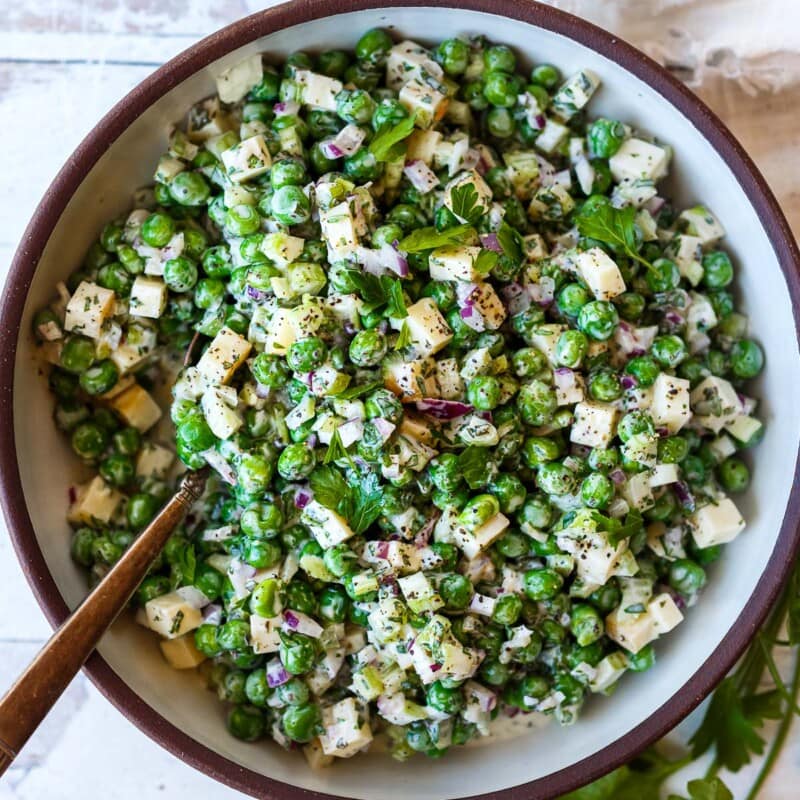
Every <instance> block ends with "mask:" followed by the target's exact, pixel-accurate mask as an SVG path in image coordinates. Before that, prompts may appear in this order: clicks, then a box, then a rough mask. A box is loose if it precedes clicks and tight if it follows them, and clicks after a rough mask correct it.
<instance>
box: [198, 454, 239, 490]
mask: <svg viewBox="0 0 800 800" xmlns="http://www.w3.org/2000/svg"><path fill="white" fill-rule="evenodd" d="M200 455H201V456H203V458H204V459H205V460H206V464H208V466H209V467H211V469H213V470H214V472H216V473H217V475H219V477H220V478H222V480H223V481H225V483H227V484H229V485H231V486H236V472H235V471H234V469H233V467H232V466H231V465H230V464H229V463H228V462H227V461H226V460H225V458H224V456H223V455H222V454H221V453H218V452H217V451H216V450H215V449H214V448H213V447H210V448H209V449H208V450H204V451H203V452H202V453H200Z"/></svg>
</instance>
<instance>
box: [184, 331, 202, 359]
mask: <svg viewBox="0 0 800 800" xmlns="http://www.w3.org/2000/svg"><path fill="white" fill-rule="evenodd" d="M199 341H200V331H195V332H194V336H192V340H191V341H190V342H189V346H188V347H187V348H186V353H185V355H184V356H183V366H184V367H188V366H189V365H190V364H191V363H192V361H193V358H192V354H193V353H194V348H195V345H196V344H197V343H198V342H199Z"/></svg>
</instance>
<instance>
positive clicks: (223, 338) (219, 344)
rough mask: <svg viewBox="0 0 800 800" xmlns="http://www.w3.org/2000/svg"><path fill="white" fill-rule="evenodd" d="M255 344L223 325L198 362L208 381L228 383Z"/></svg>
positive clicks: (211, 382) (210, 382)
mask: <svg viewBox="0 0 800 800" xmlns="http://www.w3.org/2000/svg"><path fill="white" fill-rule="evenodd" d="M252 348H253V345H252V344H250V342H249V341H248V340H247V339H245V338H244V336H240V335H239V334H238V333H236V332H235V331H233V330H231V329H230V328H228V327H227V326H225V327H223V328H222V329H221V330H220V332H219V333H218V334H217V335H216V336H215V337H214V339H213V341H212V342H211V344H210V345H209V346H208V347H207V348H206V350H205V352H204V353H203V355H202V356H201V357H200V360H199V361H198V362H197V370H198V372H199V373H200V374H201V375H202V376H203V379H204V380H205V381H206V383H208V384H210V385H212V386H216V385H219V384H226V383H228V382H229V381H230V379H231V378H232V377H233V374H234V373H235V372H236V370H237V369H239V367H241V366H242V364H244V362H245V360H246V359H247V356H249V355H250V351H251V350H252Z"/></svg>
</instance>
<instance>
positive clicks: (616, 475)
mask: <svg viewBox="0 0 800 800" xmlns="http://www.w3.org/2000/svg"><path fill="white" fill-rule="evenodd" d="M608 477H609V478H611V481H612V482H613V483H614V485H615V486H622V484H623V483H625V481H626V480H627V478H626V477H625V473H624V472H623V471H622V470H621V469H615V470H612V471H611V472H609V473H608Z"/></svg>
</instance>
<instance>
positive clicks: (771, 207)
mask: <svg viewBox="0 0 800 800" xmlns="http://www.w3.org/2000/svg"><path fill="white" fill-rule="evenodd" d="M449 2H450V3H452V4H453V5H457V6H458V7H449V6H448V5H447V0H444V2H441V3H440V2H435V3H433V5H431V4H428V6H427V7H415V6H413V4H409V5H405V6H403V5H399V6H396V7H391V8H390V7H387V5H388V4H379V3H378V2H375V0H354V1H353V2H349V0H341V1H335V2H333V3H327V4H326V3H324V2H322V0H312V1H311V2H303V3H292V4H290V5H287V6H281V7H278V8H276V9H272V10H270V11H266V12H263V13H261V14H257V15H255V16H253V17H250V18H248V19H246V20H243V21H242V22H240V23H237V24H235V25H233V26H231V27H229V28H226V29H225V30H223V31H221V32H220V33H218V34H215V35H214V36H212V37H210V38H209V39H206V40H205V41H203V42H201V43H200V44H198V45H195V46H194V47H193V48H191V49H190V50H188V51H187V52H186V53H184V54H182V55H180V56H178V57H177V58H176V59H174V60H173V61H172V62H170V63H169V64H167V65H166V66H165V67H163V68H162V69H160V70H158V71H157V72H156V73H155V74H154V75H153V76H151V77H150V78H148V79H147V80H146V81H145V82H144V83H143V84H142V85H141V86H140V87H138V88H137V89H136V90H134V92H133V93H132V94H131V95H129V97H128V98H126V99H125V100H123V101H122V102H121V103H120V104H119V105H118V106H117V107H116V108H115V109H114V110H113V111H112V112H111V113H110V114H109V115H108V116H107V117H106V118H105V119H103V120H102V121H101V122H100V124H99V125H98V126H97V128H95V130H94V131H93V132H92V133H91V134H90V135H89V137H88V138H87V139H86V141H85V142H84V143H83V144H82V145H81V146H80V148H79V149H78V150H77V151H76V153H75V155H74V156H73V158H72V159H70V161H69V162H68V163H67V165H66V166H65V167H64V169H63V171H62V172H61V173H60V174H59V176H58V178H57V179H56V181H55V182H54V184H53V186H52V187H51V190H50V191H49V192H48V194H47V195H46V197H45V199H44V200H43V201H42V204H41V206H40V207H39V209H38V210H37V212H36V216H35V217H34V220H33V221H32V223H31V226H30V227H29V229H28V231H27V232H26V234H25V238H24V240H23V242H22V244H21V246H20V250H19V252H18V254H17V256H16V259H15V261H14V264H13V267H12V270H11V275H10V278H9V283H8V285H7V286H6V290H5V293H4V296H3V305H2V311H1V313H0V323H2V330H3V334H4V338H3V350H2V370H0V372H1V373H2V374H1V375H0V380H1V381H2V385H1V386H0V390H1V393H0V403H1V404H2V405H1V406H0V407H1V408H2V411H3V412H4V413H3V414H0V424H1V425H2V429H0V479H1V482H2V493H3V499H4V505H5V510H6V514H7V518H8V523H9V528H10V530H11V533H12V537H13V538H14V541H15V545H16V547H17V549H18V552H19V555H20V558H21V560H22V562H23V565H24V566H25V568H26V571H27V573H28V577H29V579H30V581H31V585H32V587H33V589H34V591H35V593H36V595H37V597H38V598H39V600H40V602H41V603H42V606H43V608H44V610H45V613H46V614H47V615H48V617H49V619H50V620H51V622H53V623H58V622H60V621H61V620H62V619H63V618H64V616H65V614H66V613H67V608H68V607H69V608H72V607H74V606H75V605H76V604H77V603H78V602H79V601H80V600H81V598H82V596H83V595H84V592H85V586H86V584H85V577H84V575H83V574H82V573H81V572H80V571H79V570H78V569H77V568H76V567H75V565H74V564H73V563H72V561H71V560H70V557H69V553H68V542H69V532H68V528H67V525H66V523H65V521H64V511H65V506H66V503H67V489H68V487H69V485H70V484H71V483H72V482H73V481H74V479H75V477H76V470H77V465H76V461H75V459H74V457H73V456H72V455H71V453H70V451H69V448H68V446H67V444H66V443H65V441H64V439H63V438H62V436H60V435H59V434H58V433H57V431H56V429H55V426H53V425H51V424H49V419H50V415H51V412H52V400H51V398H50V396H49V394H48V391H47V386H46V381H45V380H43V379H42V377H41V375H40V374H39V373H38V371H37V368H36V364H35V359H34V343H33V341H32V337H31V336H30V335H29V331H30V328H31V325H30V321H31V317H32V314H33V313H34V311H35V309H37V308H38V307H39V306H41V305H42V304H43V303H45V302H46V301H47V300H48V299H49V298H50V297H51V295H52V293H53V288H54V285H55V282H56V281H57V280H60V279H64V278H66V276H67V275H68V274H69V273H70V272H71V271H72V270H73V269H74V268H75V267H76V266H77V265H78V264H79V263H80V262H81V259H82V256H83V254H84V252H85V250H86V249H87V247H88V246H89V244H90V243H91V242H92V241H93V239H95V238H96V236H97V234H98V233H99V231H100V228H101V227H102V225H103V223H104V222H105V221H106V220H108V219H109V218H111V217H113V216H115V215H117V214H119V213H121V212H123V211H125V210H126V209H127V208H128V206H129V203H130V196H131V190H132V189H133V188H135V187H138V186H141V185H143V184H147V183H148V182H149V181H150V180H151V176H152V173H153V165H154V163H155V161H156V159H157V157H158V155H159V154H160V153H162V152H163V151H164V149H165V146H166V141H167V138H166V135H167V129H168V126H169V125H170V123H172V122H174V121H176V120H177V119H179V118H180V117H181V116H182V115H183V113H184V111H185V110H186V109H187V108H188V107H189V106H190V105H192V104H193V103H194V102H196V101H197V100H199V99H201V98H203V97H204V96H206V95H208V94H210V93H211V92H212V91H213V90H214V76H215V75H216V74H217V73H218V72H219V71H221V70H222V69H224V68H226V67H227V66H230V65H231V64H234V63H236V62H238V61H239V60H241V59H242V58H244V57H245V56H247V55H248V54H251V53H255V52H261V51H265V52H268V53H273V54H274V55H275V56H276V57H282V56H285V55H286V54H288V53H290V52H292V51H293V50H299V49H309V50H321V49H326V48H332V47H342V48H352V46H353V45H354V44H355V42H356V40H357V38H358V36H359V34H360V33H361V32H363V31H365V30H366V29H368V28H371V27H373V26H383V27H391V28H394V29H395V32H396V33H397V35H399V36H404V37H409V38H412V39H416V40H419V41H422V42H432V41H436V40H440V39H442V38H445V37H447V36H454V35H457V34H485V35H486V36H488V37H489V38H490V39H491V40H494V41H496V42H504V43H507V44H510V45H512V46H513V47H514V48H515V49H516V50H517V52H518V53H519V54H520V55H522V56H523V57H525V58H527V59H528V60H534V59H535V60H536V61H537V62H542V61H545V62H552V63H554V64H556V65H558V66H559V67H560V68H561V69H562V70H563V71H564V72H565V73H570V72H572V71H573V70H574V69H576V68H578V67H590V68H591V69H593V70H594V71H595V72H597V74H598V75H600V76H601V77H602V80H603V87H602V89H601V90H600V91H599V92H598V94H597V96H596V98H595V99H594V100H593V101H592V112H593V113H594V114H598V115H599V114H603V115H608V116H610V117H614V118H619V119H622V120H625V121H627V122H630V123H631V124H633V125H635V126H639V127H641V128H642V129H643V130H645V131H650V132H652V133H654V134H657V135H658V137H659V138H660V139H661V140H662V141H664V142H668V143H669V144H671V145H673V147H674V149H675V160H674V168H673V175H672V178H671V186H670V189H671V190H672V191H673V192H674V195H675V197H676V198H677V199H678V201H679V202H680V203H684V204H685V203H689V202H692V201H701V200H702V201H703V202H704V203H707V204H708V205H709V206H710V207H711V208H712V209H713V210H714V211H715V213H716V214H717V215H718V217H719V218H720V219H721V220H722V221H723V223H724V225H725V227H726V229H727V231H728V236H727V238H726V247H728V248H730V250H731V252H732V253H733V255H734V258H735V262H736V264H737V267H738V268H737V274H738V283H737V287H738V291H739V293H740V294H741V297H742V299H743V301H744V307H745V309H746V311H747V313H748V314H749V315H750V317H751V319H752V330H753V332H754V334H755V335H756V336H757V337H758V338H759V339H760V341H761V342H762V344H763V346H764V350H765V351H766V353H767V359H768V363H767V369H766V371H765V372H764V374H763V377H762V378H761V379H760V381H759V385H758V387H757V394H758V395H759V396H760V397H762V398H763V400H762V404H761V407H760V416H761V417H762V418H763V419H764V420H765V422H766V431H767V433H766V437H765V439H764V442H763V443H762V444H761V445H760V446H759V447H758V449H757V450H756V451H755V452H754V453H753V455H752V458H753V461H754V463H755V469H754V471H753V482H752V485H751V488H750V490H749V492H748V493H747V495H746V496H745V497H744V498H742V500H741V507H742V511H743V513H744V514H745V516H746V518H747V520H748V523H749V524H748V527H747V529H746V531H745V532H744V533H743V534H742V535H741V536H740V537H739V538H738V539H737V541H736V542H735V543H734V544H732V545H731V546H730V547H729V548H727V549H726V553H725V557H724V559H723V560H722V561H721V563H718V564H717V565H715V567H714V568H713V569H712V570H711V573H712V574H711V576H710V581H709V585H708V588H707V589H706V590H705V591H704V593H703V596H702V600H701V602H700V603H699V605H698V606H697V607H696V608H694V609H692V610H691V611H690V612H689V614H688V615H687V619H686V622H685V623H684V624H682V625H681V626H680V627H679V628H678V629H677V630H676V631H675V632H673V633H671V634H670V635H669V636H668V637H666V638H665V639H664V641H662V642H661V643H659V647H658V663H657V665H656V667H655V668H654V669H653V670H652V671H650V672H649V673H648V674H647V676H646V677H642V676H631V677H626V678H625V679H623V681H622V684H621V686H620V687H619V690H618V692H617V693H616V694H615V696H614V698H613V699H612V700H605V699H603V698H599V699H595V700H593V701H592V702H590V703H589V704H588V706H587V708H586V709H585V713H584V714H583V715H582V716H581V719H580V721H579V723H578V724H576V725H575V726H573V727H571V728H566V729H562V728H559V727H558V726H557V725H556V724H552V725H551V726H549V727H547V728H546V729H545V730H532V731H530V732H528V733H527V734H525V735H522V736H519V737H518V738H514V739H511V740H507V741H503V742H490V743H487V744H485V745H484V746H482V747H481V748H480V749H477V750H475V749H471V748H465V749H459V748H455V749H454V750H453V751H451V753H450V754H449V755H448V757H447V758H445V759H442V760H426V759H417V760H415V761H414V762H413V763H412V764H399V763H397V762H393V761H392V760H391V759H389V758H388V757H387V756H382V755H375V756H372V757H362V758H356V759H353V760H351V761H345V762H343V763H339V764H337V765H336V766H335V768H333V769H330V770H327V771H325V772H319V773H317V772H312V771H311V770H310V769H308V768H307V767H306V764H305V761H304V759H303V756H302V755H300V754H299V753H298V754H293V753H286V752H284V751H282V750H280V749H279V748H278V747H276V746H273V745H271V744H257V745H253V744H245V743H243V742H240V741H238V740H236V739H233V738H232V737H230V736H229V735H228V733H227V732H226V730H225V725H224V722H223V707H222V706H221V704H220V703H219V702H218V700H217V699H216V697H215V696H214V695H213V694H212V693H210V692H208V691H206V690H205V689H204V688H203V686H202V685H201V681H200V678H199V677H197V676H194V675H190V674H186V673H180V672H175V671H173V670H171V669H170V668H169V667H168V666H167V665H166V663H165V662H164V661H163V659H162V658H161V656H160V653H159V648H158V646H157V643H156V640H155V637H153V636H152V635H151V634H149V633H147V632H145V631H144V630H142V629H141V628H138V627H137V626H136V625H134V624H133V623H132V622H131V621H130V620H122V621H120V622H119V623H118V624H117V625H116V626H115V627H114V629H113V631H112V632H111V633H110V634H109V635H108V636H107V637H106V638H105V640H104V641H103V644H102V645H101V647H100V648H99V655H96V656H94V657H93V658H92V659H91V661H90V662H89V664H88V666H87V671H88V673H89V675H90V677H91V678H92V679H93V680H94V681H95V682H96V683H97V684H98V686H99V687H100V688H101V690H102V691H104V692H105V693H106V694H107V696H108V697H109V699H110V700H111V701H112V702H113V703H115V704H116V705H117V706H118V707H119V708H120V710H121V711H123V713H125V714H126V715H128V716H129V717H130V718H131V719H132V720H133V721H134V722H135V723H136V724H137V725H139V726H140V727H141V728H142V729H143V730H144V731H145V732H147V733H148V734H149V735H151V736H152V737H153V738H155V739H156V740H158V741H159V742H161V743H162V744H164V745H165V746H166V747H168V748H169V749H171V750H172V751H173V752H174V753H175V754H176V755H178V756H179V757H181V758H184V759H185V760H187V761H189V762H190V763H192V764H194V765H195V766H197V767H198V768H200V769H203V770H205V771H206V772H207V773H209V774H211V775H213V776H214V777H217V778H219V779H221V780H223V781H226V782H227V783H229V784H230V785H232V786H236V787H237V788H240V789H243V790H245V791H249V792H251V793H253V794H255V795H257V796H263V797H268V796H270V797H271V796H280V797H283V798H288V797H294V796H297V797H300V796H302V797H309V795H308V794H304V793H302V792H298V791H297V789H292V788H291V787H299V788H302V789H305V790H310V791H311V792H318V793H326V794H331V795H337V796H341V797H352V798H364V799H365V800H366V799H367V798H368V799H369V800H393V799H394V798H401V797H414V798H416V800H437V799H438V798H455V797H464V796H473V795H481V794H483V795H486V796H491V797H501V796H502V797H504V798H508V800H511V798H519V799H520V800H521V798H526V800H531V798H539V797H554V796H556V795H558V794H560V793H562V792H564V791H566V790H568V789H570V788H573V787H574V786H576V785H578V784H580V783H582V782H585V781H587V780H589V779H590V778H593V777H596V776H598V775H599V774H601V773H603V772H605V771H607V770H608V769H611V768H612V767H613V766H615V765H616V764H618V763H620V762H621V761H622V760H624V759H627V758H630V757H631V756H632V755H633V754H634V753H635V752H636V751H637V750H639V749H641V748H642V747H644V746H645V745H646V744H647V743H649V742H650V741H652V740H653V739H655V738H656V737H658V736H659V735H661V734H663V733H664V732H665V731H666V730H667V729H669V728H670V727H671V726H672V725H674V724H675V723H677V722H678V721H679V720H680V719H681V718H682V717H683V716H684V715H685V714H687V713H688V712H689V710H691V708H693V707H694V706H695V705H696V704H697V703H698V702H699V701H700V700H701V699H702V698H703V696H705V694H707V693H708V692H709V691H710V689H711V688H712V687H713V685H714V684H715V683H716V682H717V681H718V680H719V679H720V678H721V676H722V675H723V674H724V672H725V671H726V670H727V669H728V668H729V667H730V665H731V663H732V662H733V660H734V659H735V658H736V657H737V656H738V654H739V653H740V652H741V650H742V649H743V647H744V646H745V645H746V643H747V642H748V641H749V640H750V638H751V637H752V635H753V633H754V631H755V630H756V628H757V626H758V625H759V624H760V622H761V620H762V619H763V616H764V614H765V613H766V610H767V608H768V605H769V603H770V602H771V600H772V599H773V598H774V596H775V594H776V592H777V590H778V587H779V584H780V582H781V580H782V579H783V578H784V577H785V573H786V570H787V568H788V565H789V561H790V559H791V556H792V555H793V553H794V549H795V545H796V542H797V520H798V498H797V497H795V499H791V490H792V483H793V480H794V479H795V475H796V471H795V470H796V457H797V451H798V441H800V415H798V413H797V408H796V403H797V400H796V395H797V391H798V388H800V359H799V358H798V342H797V333H796V325H797V320H796V316H795V313H794V311H793V306H794V307H795V308H797V307H798V301H800V292H799V291H798V270H797V264H798V254H797V251H796V247H795V244H794V242H793V239H792V237H791V234H790V233H789V231H788V227H787V225H786V222H785V220H784V218H783V216H782V215H781V213H780V210H779V209H778V207H777V205H776V203H775V201H774V198H773V197H772V195H771V194H770V193H769V190H768V189H767V188H766V186H765V185H764V182H763V180H762V179H761V177H760V176H759V175H758V173H757V172H756V170H755V169H754V167H753V166H752V164H751V163H750V161H749V160H748V159H747V157H746V156H745V155H744V154H743V153H742V152H741V150H740V148H739V147H738V145H737V144H736V143H735V141H734V140H733V139H732V138H731V136H730V135H729V134H728V133H727V132H726V130H725V129H724V128H723V126H722V125H721V123H719V121H718V120H717V119H716V118H715V117H714V116H713V115H712V114H711V113H710V112H709V111H708V110H707V109H706V108H705V107H704V106H702V105H701V104H700V102H699V101H698V100H697V99H696V98H694V96H693V95H691V94H690V93H689V92H688V91H686V90H685V89H683V87H681V86H680V85H679V84H678V83H677V82H675V81H674V80H672V79H671V78H670V76H669V75H668V74H667V73H666V72H665V71H663V70H661V69H660V68H659V67H657V66H656V65H655V64H653V63H652V62H650V61H649V60H648V59H646V58H645V57H644V56H643V55H641V54H640V53H638V52H637V51H635V50H633V49H632V48H631V47H629V46H628V45H626V44H624V43H622V42H619V41H618V40H616V39H614V38H613V37H611V36H610V35H609V34H606V33H604V32H602V31H599V30H598V29H596V28H593V27H592V26H590V25H588V24H587V23H585V22H583V21H580V20H577V19H575V18H573V17H570V16H568V15H565V14H563V13H560V12H557V11H555V10H553V9H550V8H546V7H540V6H537V5H535V4H531V3H524V2H516V0H491V2H490V0H462V1H461V2H456V0H449ZM490 8H491V10H492V11H491V12H490V11H489V10H488V9H490ZM15 345H16V350H15ZM14 444H15V446H16V456H15V451H14ZM62 598H63V600H62ZM281 784H284V785H281ZM511 787H517V788H516V789H512V788H511Z"/></svg>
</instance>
